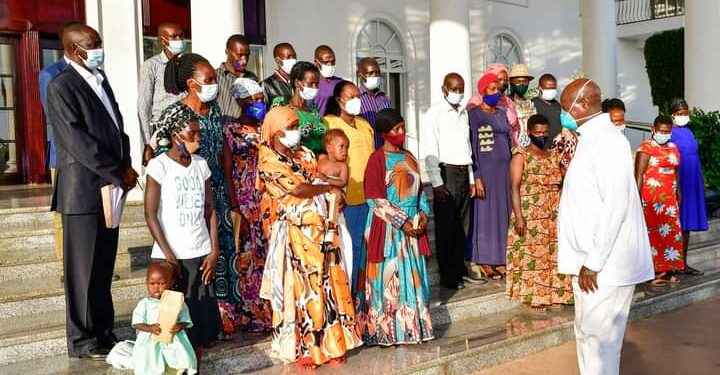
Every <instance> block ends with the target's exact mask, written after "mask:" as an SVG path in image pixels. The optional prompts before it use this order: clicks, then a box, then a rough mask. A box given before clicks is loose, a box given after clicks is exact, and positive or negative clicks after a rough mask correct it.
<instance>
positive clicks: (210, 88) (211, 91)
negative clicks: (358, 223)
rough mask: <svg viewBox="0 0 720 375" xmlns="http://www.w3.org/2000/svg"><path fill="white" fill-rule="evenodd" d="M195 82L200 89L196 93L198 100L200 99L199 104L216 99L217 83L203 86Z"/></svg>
mask: <svg viewBox="0 0 720 375" xmlns="http://www.w3.org/2000/svg"><path fill="white" fill-rule="evenodd" d="M193 81H195V80H194V79H193ZM195 82H197V84H198V85H200V87H201V88H202V89H201V90H200V91H199V92H198V93H197V95H198V98H199V99H200V101H201V102H203V103H207V102H211V101H213V100H215V98H216V97H217V94H218V85H217V83H213V84H209V85H203V84H202V83H200V82H198V81H195Z"/></svg>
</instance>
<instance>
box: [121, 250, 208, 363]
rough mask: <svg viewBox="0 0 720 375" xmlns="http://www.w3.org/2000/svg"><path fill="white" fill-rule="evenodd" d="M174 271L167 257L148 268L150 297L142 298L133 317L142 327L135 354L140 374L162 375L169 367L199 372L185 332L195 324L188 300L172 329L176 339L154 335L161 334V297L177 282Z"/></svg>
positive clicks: (136, 325) (137, 326)
mask: <svg viewBox="0 0 720 375" xmlns="http://www.w3.org/2000/svg"><path fill="white" fill-rule="evenodd" d="M174 274H175V269H174V268H173V266H172V265H171V264H170V263H168V262H166V261H155V262H152V263H150V266H149V267H148V269H147V278H146V283H147V289H148V294H150V297H145V298H143V299H142V300H140V302H139V303H138V305H137V307H136V308H135V310H133V317H132V326H133V328H135V329H136V330H137V331H138V333H137V338H136V339H135V346H134V347H133V356H132V357H133V369H134V370H135V373H136V374H143V375H161V374H165V373H166V371H170V373H173V374H188V375H192V374H195V373H197V358H196V357H195V352H194V351H193V347H192V345H191V344H190V340H189V339H188V336H187V333H186V332H185V329H186V328H190V327H192V320H191V319H190V314H189V312H188V307H187V305H186V304H185V303H183V307H182V310H180V315H179V316H178V320H177V323H175V326H173V327H172V330H171V331H170V333H172V334H173V335H174V337H173V341H172V343H170V344H163V343H159V342H156V341H153V339H152V335H159V334H160V331H161V330H160V324H158V313H159V311H160V297H161V296H162V294H163V292H164V291H165V290H166V289H170V288H171V287H172V286H173V283H174V281H175V277H174Z"/></svg>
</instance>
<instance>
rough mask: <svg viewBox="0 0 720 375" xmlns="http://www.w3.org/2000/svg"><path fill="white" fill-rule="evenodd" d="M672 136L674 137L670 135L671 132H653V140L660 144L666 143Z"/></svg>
mask: <svg viewBox="0 0 720 375" xmlns="http://www.w3.org/2000/svg"><path fill="white" fill-rule="evenodd" d="M670 137H672V135H670V134H660V133H655V134H653V140H655V142H656V143H657V144H659V145H664V144H666V143H668V141H670Z"/></svg>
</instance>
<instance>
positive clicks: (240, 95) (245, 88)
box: [232, 78, 262, 99]
mask: <svg viewBox="0 0 720 375" xmlns="http://www.w3.org/2000/svg"><path fill="white" fill-rule="evenodd" d="M260 92H262V88H261V87H260V84H258V83H257V82H255V80H252V79H250V78H236V79H235V82H233V85H232V94H233V97H234V98H235V99H245V98H248V97H251V96H253V95H255V94H257V93H260Z"/></svg>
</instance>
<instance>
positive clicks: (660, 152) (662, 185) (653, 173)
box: [638, 139, 685, 273]
mask: <svg viewBox="0 0 720 375" xmlns="http://www.w3.org/2000/svg"><path fill="white" fill-rule="evenodd" d="M638 152H642V153H644V154H647V155H648V156H649V157H650V160H649V161H648V166H647V168H646V169H645V173H644V174H643V183H642V188H641V189H640V198H641V199H642V205H643V211H644V212H645V222H646V223H647V228H648V235H649V237H650V250H651V251H652V255H653V265H654V266H655V272H656V273H660V272H666V271H675V270H681V269H683V268H685V260H684V259H683V256H682V248H683V243H682V229H680V215H679V213H678V212H679V209H678V199H677V171H678V166H679V165H680V152H679V151H678V148H677V147H676V146H675V144H674V143H668V144H667V146H660V145H658V144H657V143H656V142H655V141H653V140H652V139H648V140H646V141H645V142H643V143H642V144H641V145H640V148H638Z"/></svg>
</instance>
